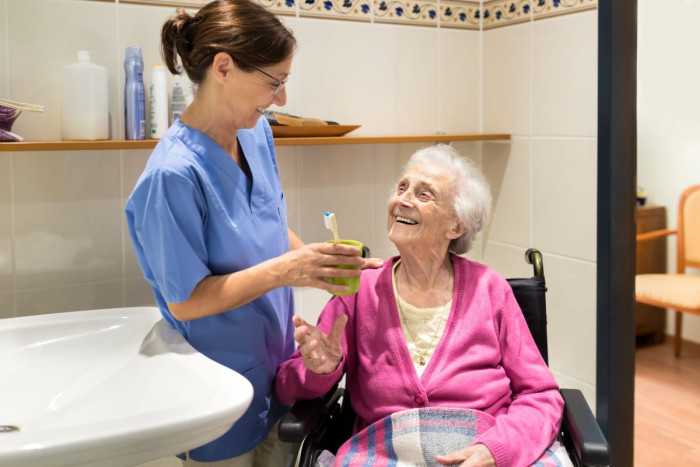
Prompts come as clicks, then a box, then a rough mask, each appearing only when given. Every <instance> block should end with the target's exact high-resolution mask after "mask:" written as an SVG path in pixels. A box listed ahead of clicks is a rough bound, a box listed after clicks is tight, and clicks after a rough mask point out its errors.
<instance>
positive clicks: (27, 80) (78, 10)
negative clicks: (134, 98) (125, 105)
mask: <svg viewBox="0 0 700 467" xmlns="http://www.w3.org/2000/svg"><path fill="white" fill-rule="evenodd" d="M115 11H116V7H115V4H114V3H109V2H65V1H64V2H57V1H52V0H23V1H21V2H18V1H10V2H7V14H8V17H9V18H10V20H9V21H8V22H7V23H3V24H7V26H8V33H7V34H8V38H9V42H8V54H9V69H10V70H11V72H10V78H9V87H10V96H6V97H9V98H11V99H13V100H17V101H22V102H29V103H32V104H40V105H43V106H44V109H45V110H44V112H43V113H36V112H25V113H24V114H22V115H21V116H20V117H19V118H18V119H17V122H15V126H14V127H13V132H15V133H17V134H19V135H21V136H23V137H24V138H25V139H27V140H60V139H61V71H62V68H63V66H65V65H68V64H70V63H74V62H76V61H77V60H78V57H77V53H78V51H79V50H89V51H90V54H91V59H92V62H94V63H96V64H98V65H101V66H104V67H106V68H107V74H108V76H109V77H110V78H109V79H110V82H109V90H110V95H109V109H110V114H111V117H112V127H111V128H112V134H114V132H115V131H116V126H115V119H116V118H118V117H117V115H118V113H117V112H118V110H119V107H121V104H120V102H119V101H118V100H117V94H116V87H115V86H116V85H117V83H115V82H114V77H115V76H116V66H117V57H116V54H115V42H116V40H115V38H116V30H115V21H114V18H115ZM59 18H62V19H63V20H59ZM3 29H4V27H3ZM68 30H69V31H70V33H69V34H68V33H67V32H68ZM3 68H4V63H3Z"/></svg>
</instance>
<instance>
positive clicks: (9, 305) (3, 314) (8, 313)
mask: <svg viewBox="0 0 700 467" xmlns="http://www.w3.org/2000/svg"><path fill="white" fill-rule="evenodd" d="M14 316H15V305H14V293H12V292H0V319H3V318H13V317H14Z"/></svg>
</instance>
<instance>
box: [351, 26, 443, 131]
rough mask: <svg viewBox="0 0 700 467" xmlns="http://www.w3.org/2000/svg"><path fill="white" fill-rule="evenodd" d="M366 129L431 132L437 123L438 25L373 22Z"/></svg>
mask: <svg viewBox="0 0 700 467" xmlns="http://www.w3.org/2000/svg"><path fill="white" fill-rule="evenodd" d="M372 31H373V37H372V52H371V54H372V60H373V62H372V65H371V66H372V68H373V69H374V70H375V71H374V75H373V82H372V87H373V91H372V92H371V93H368V94H367V96H366V97H364V99H366V101H367V102H374V112H375V116H374V125H373V126H372V134H411V133H419V134H420V133H422V134H425V133H434V132H436V131H437V130H438V129H439V128H438V126H439V119H438V100H439V96H440V91H439V86H440V84H439V80H438V53H439V47H438V30H437V28H427V27H405V26H395V25H384V24H375V25H374V27H373V30H372Z"/></svg>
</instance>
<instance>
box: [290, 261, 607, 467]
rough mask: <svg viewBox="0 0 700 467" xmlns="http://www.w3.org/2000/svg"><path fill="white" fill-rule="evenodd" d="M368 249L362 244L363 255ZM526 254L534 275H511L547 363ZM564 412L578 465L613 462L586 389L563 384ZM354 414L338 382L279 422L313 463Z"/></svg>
mask: <svg viewBox="0 0 700 467" xmlns="http://www.w3.org/2000/svg"><path fill="white" fill-rule="evenodd" d="M365 255H366V256H369V250H367V249H363V256H365ZM525 259H526V261H527V262H528V263H529V264H532V265H533V272H534V275H533V277H529V278H514V279H507V280H508V283H509V284H510V286H511V288H512V289H513V294H514V295H515V298H516V300H517V302H518V304H519V305H520V308H521V310H522V312H523V315H524V317H525V321H526V322H527V325H528V328H529V329H530V333H531V334H532V337H533V339H534V341H535V344H536V345H537V348H538V349H539V351H540V354H541V355H542V358H543V359H544V361H545V363H547V364H548V363H549V362H548V349H547V307H546V300H545V292H546V291H547V287H546V283H545V278H544V266H543V262H542V254H541V253H540V252H539V251H538V250H536V249H534V248H530V249H528V250H527V251H526V253H525ZM560 391H561V395H562V397H563V399H564V404H565V405H564V414H563V420H562V425H561V429H560V433H559V435H558V437H557V439H558V440H559V441H560V442H561V443H562V444H563V445H564V447H565V448H566V450H567V452H568V454H569V457H570V458H571V461H572V463H573V464H574V465H575V466H576V467H579V466H591V467H593V466H607V465H609V463H610V446H609V444H608V442H607V440H606V439H605V436H604V435H603V432H602V431H601V429H600V427H599V426H598V423H597V422H596V420H595V417H594V416H593V413H592V412H591V409H590V408H589V407H588V404H587V402H586V400H585V399H584V397H583V393H582V392H581V391H579V390H578V389H561V390H560ZM354 420H355V413H354V411H353V409H352V406H351V404H350V395H349V393H348V392H347V391H346V390H345V388H342V387H337V386H336V388H335V389H333V390H331V391H329V392H328V393H327V394H325V395H324V396H322V397H319V398H316V399H311V400H304V401H298V402H297V403H295V404H294V405H293V406H292V408H291V409H290V410H289V412H288V413H287V414H285V415H284V417H283V418H282V420H281V421H280V424H279V438H280V440H281V441H284V442H288V443H292V444H293V445H294V446H293V448H294V451H293V452H295V453H296V456H295V459H290V461H293V462H295V464H294V465H295V466H305V467H307V466H308V467H311V466H313V465H314V464H315V462H316V459H317V457H318V455H319V454H320V453H321V452H322V451H323V450H328V451H330V452H332V453H334V454H335V453H336V452H337V450H338V448H339V447H340V446H341V445H342V444H343V443H344V442H345V441H347V440H348V439H349V438H350V437H351V436H352V434H353V433H352V429H353V424H354Z"/></svg>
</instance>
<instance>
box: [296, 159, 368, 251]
mask: <svg viewBox="0 0 700 467" xmlns="http://www.w3.org/2000/svg"><path fill="white" fill-rule="evenodd" d="M368 148H370V149H371V146H369V147H368ZM371 168H372V153H371V152H369V151H368V152H367V153H359V154H358V153H357V151H356V150H355V149H353V146H313V147H311V146H310V147H306V148H304V156H303V159H302V162H301V204H300V206H301V221H302V225H301V231H300V232H297V234H299V235H300V236H301V238H302V240H304V241H305V242H307V243H311V242H323V241H325V240H329V239H331V238H333V234H332V233H331V232H330V231H329V230H327V229H326V227H325V224H324V221H323V213H324V212H325V211H331V212H334V213H335V215H336V218H337V221H338V231H339V234H340V236H341V238H346V239H353V240H359V241H362V242H371V241H372V238H373V237H372V236H373V232H374V226H373V223H372V215H371V209H372V208H371V206H372V201H373V184H372V177H371Z"/></svg>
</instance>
